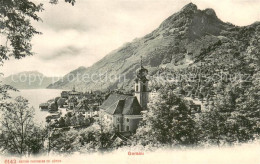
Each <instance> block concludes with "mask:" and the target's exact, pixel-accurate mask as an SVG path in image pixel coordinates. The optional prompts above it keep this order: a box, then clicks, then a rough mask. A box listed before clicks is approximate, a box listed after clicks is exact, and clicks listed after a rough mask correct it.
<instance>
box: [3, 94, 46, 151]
mask: <svg viewBox="0 0 260 164" xmlns="http://www.w3.org/2000/svg"><path fill="white" fill-rule="evenodd" d="M33 115H34V109H33V108H29V106H28V101H27V100H26V99H24V98H22V97H17V98H16V99H15V100H14V102H11V103H8V104H6V107H5V109H4V111H2V116H1V124H0V127H1V131H0V136H1V138H0V139H1V140H0V148H1V149H2V150H3V151H4V152H7V153H11V154H18V155H25V154H37V153H39V152H40V151H41V150H42V149H43V140H44V134H43V130H42V129H41V128H39V127H37V126H36V125H35V123H34V121H33Z"/></svg>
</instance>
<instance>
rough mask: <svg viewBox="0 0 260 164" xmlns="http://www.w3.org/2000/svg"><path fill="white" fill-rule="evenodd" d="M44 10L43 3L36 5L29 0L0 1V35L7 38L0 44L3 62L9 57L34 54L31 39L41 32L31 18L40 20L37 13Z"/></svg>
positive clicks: (0, 58)
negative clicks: (34, 25) (32, 23)
mask: <svg viewBox="0 0 260 164" xmlns="http://www.w3.org/2000/svg"><path fill="white" fill-rule="evenodd" d="M42 10H43V5H42V4H38V5H36V4H34V3H33V2H31V1H29V0H22V1H21V0H1V1H0V35H1V39H2V38H3V39H5V43H1V45H0V63H1V64H3V62H4V61H5V60H8V59H9V57H14V58H15V59H21V58H23V57H26V56H31V55H33V52H32V51H31V50H32V45H31V39H32V37H33V36H34V35H35V34H40V32H38V31H37V30H36V29H35V28H34V27H33V26H32V25H31V21H30V20H31V19H32V20H35V21H40V20H41V19H40V17H39V16H38V15H37V13H38V12H41V11H42Z"/></svg>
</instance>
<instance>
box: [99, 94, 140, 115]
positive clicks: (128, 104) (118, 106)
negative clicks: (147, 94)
mask: <svg viewBox="0 0 260 164" xmlns="http://www.w3.org/2000/svg"><path fill="white" fill-rule="evenodd" d="M100 108H101V109H104V110H105V111H106V112H107V113H109V114H112V115H113V114H123V115H140V114H141V111H142V107H141V106H140V104H139V102H138V100H137V98H136V97H135V96H130V95H124V94H111V95H110V96H109V97H108V98H107V100H105V101H104V103H103V104H102V105H101V106H100Z"/></svg>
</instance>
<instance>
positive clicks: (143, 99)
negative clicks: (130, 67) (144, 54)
mask: <svg viewBox="0 0 260 164" xmlns="http://www.w3.org/2000/svg"><path fill="white" fill-rule="evenodd" d="M147 74H148V70H147V69H145V68H144V67H143V66H142V60H141V67H140V68H139V69H138V70H137V71H136V79H135V96H136V98H137V100H138V102H139V103H140V105H141V107H142V108H143V109H147V103H148V100H149V90H148V81H149V80H148V79H147V78H146V76H147Z"/></svg>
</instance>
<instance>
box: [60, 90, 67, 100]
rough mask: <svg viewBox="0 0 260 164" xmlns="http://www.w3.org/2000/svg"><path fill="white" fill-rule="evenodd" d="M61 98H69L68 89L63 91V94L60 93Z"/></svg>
mask: <svg viewBox="0 0 260 164" xmlns="http://www.w3.org/2000/svg"><path fill="white" fill-rule="evenodd" d="M60 96H61V98H65V99H67V98H69V92H68V91H62V92H61V94H60Z"/></svg>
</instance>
